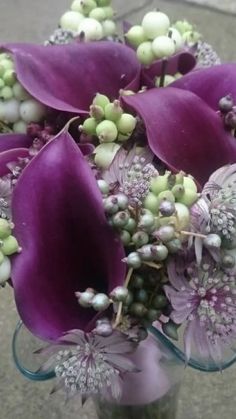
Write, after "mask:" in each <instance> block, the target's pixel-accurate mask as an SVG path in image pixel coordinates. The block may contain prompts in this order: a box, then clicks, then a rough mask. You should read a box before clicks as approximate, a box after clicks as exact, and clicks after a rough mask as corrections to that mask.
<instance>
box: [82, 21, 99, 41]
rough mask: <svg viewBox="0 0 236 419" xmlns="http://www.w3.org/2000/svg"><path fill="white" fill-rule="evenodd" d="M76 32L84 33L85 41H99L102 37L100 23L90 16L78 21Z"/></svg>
mask: <svg viewBox="0 0 236 419" xmlns="http://www.w3.org/2000/svg"><path fill="white" fill-rule="evenodd" d="M78 33H79V34H80V33H83V34H84V39H85V41H99V40H100V39H102V37H103V29H102V25H101V23H100V22H98V21H97V20H95V19H92V18H91V17H86V18H85V19H83V20H82V21H81V22H80V24H79V26H78Z"/></svg>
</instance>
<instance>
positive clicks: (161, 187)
mask: <svg viewBox="0 0 236 419" xmlns="http://www.w3.org/2000/svg"><path fill="white" fill-rule="evenodd" d="M168 178H169V173H165V174H164V175H160V176H157V177H155V178H153V179H152V180H151V185H150V189H151V191H152V192H153V193H154V194H155V195H159V193H160V192H163V191H165V190H166V189H169V183H168Z"/></svg>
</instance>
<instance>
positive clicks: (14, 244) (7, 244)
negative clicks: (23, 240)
mask: <svg viewBox="0 0 236 419" xmlns="http://www.w3.org/2000/svg"><path fill="white" fill-rule="evenodd" d="M1 251H2V253H3V254H4V255H5V256H10V255H13V254H14V253H17V252H18V251H19V244H18V241H17V240H16V238H15V237H14V236H8V237H6V238H5V239H3V242H2V245H1Z"/></svg>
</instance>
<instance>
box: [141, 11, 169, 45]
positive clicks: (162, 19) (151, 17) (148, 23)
mask: <svg viewBox="0 0 236 419" xmlns="http://www.w3.org/2000/svg"><path fill="white" fill-rule="evenodd" d="M142 27H143V29H144V33H145V35H146V36H147V38H148V39H154V38H156V37H157V36H160V35H165V34H166V33H167V31H168V29H169V27H170V20H169V18H168V16H167V15H166V14H165V13H162V12H155V11H154V12H149V13H147V14H146V15H145V16H144V18H143V20H142Z"/></svg>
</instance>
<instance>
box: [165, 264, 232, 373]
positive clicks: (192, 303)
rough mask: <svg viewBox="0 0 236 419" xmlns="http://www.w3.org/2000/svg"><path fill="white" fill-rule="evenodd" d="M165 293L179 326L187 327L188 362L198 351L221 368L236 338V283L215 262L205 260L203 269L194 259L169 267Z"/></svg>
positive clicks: (228, 273)
mask: <svg viewBox="0 0 236 419" xmlns="http://www.w3.org/2000/svg"><path fill="white" fill-rule="evenodd" d="M168 275H169V281H170V284H171V285H166V286H165V287H164V288H165V292H166V295H167V297H168V298H169V300H170V302H171V305H172V307H173V311H172V312H171V314H170V317H171V319H172V320H173V321H174V322H175V323H176V324H182V323H185V332H184V344H185V353H186V359H187V360H189V358H190V355H191V352H192V351H193V349H196V350H197V352H198V354H199V355H200V356H201V357H202V358H203V359H205V360H207V359H213V360H214V361H215V362H216V363H217V364H219V365H220V363H221V361H222V359H223V350H224V347H225V346H228V345H229V346H231V345H232V343H233V340H234V339H235V337H236V319H235V316H236V281H235V276H234V275H232V274H231V273H230V272H225V271H224V270H223V269H221V267H220V266H219V265H217V264H216V263H215V262H214V260H213V259H211V258H210V257H208V256H204V257H203V259H202V262H201V265H197V264H196V262H194V261H193V262H192V263H191V259H184V257H176V258H174V259H173V260H172V261H171V262H170V264H169V267H168Z"/></svg>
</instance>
